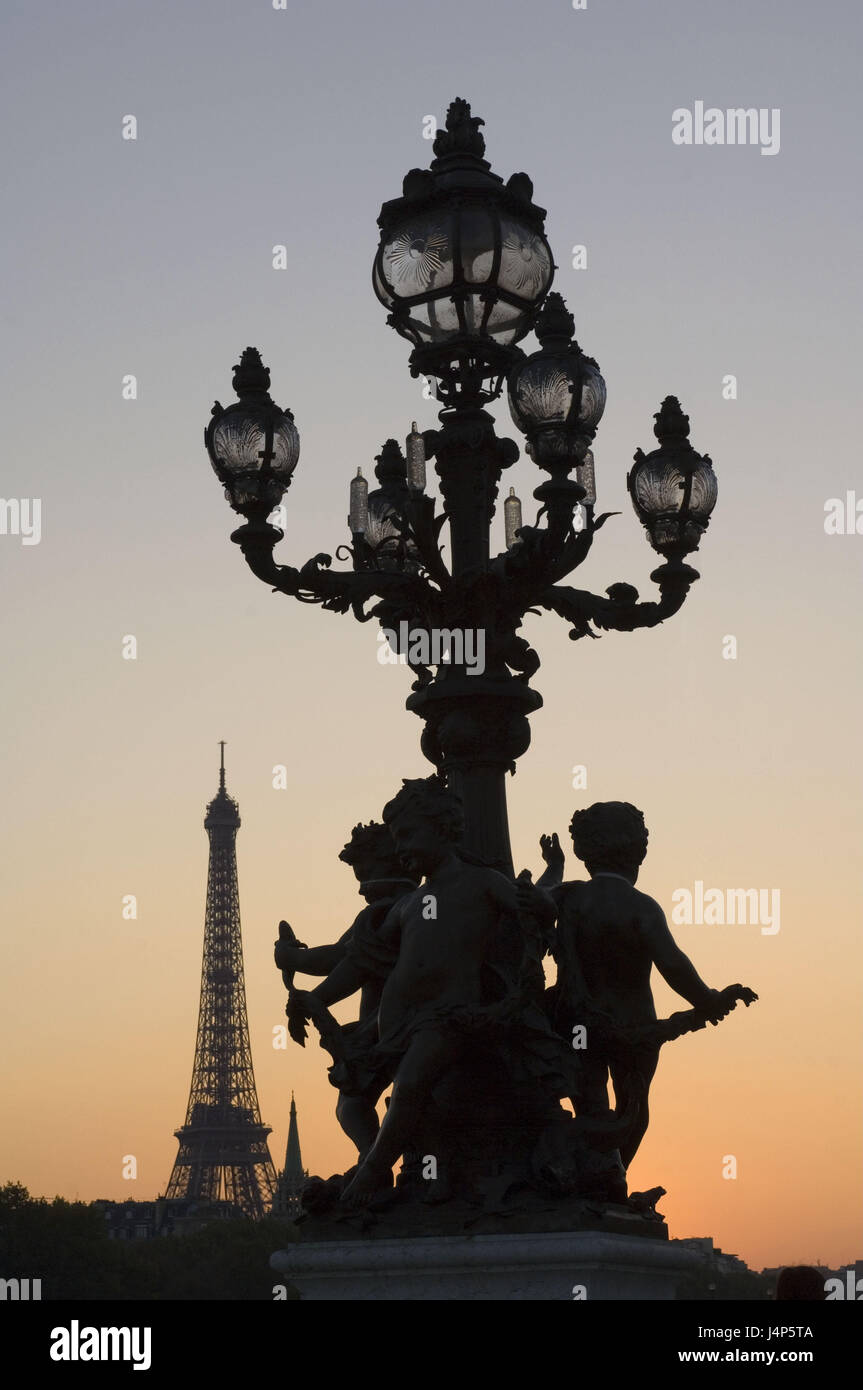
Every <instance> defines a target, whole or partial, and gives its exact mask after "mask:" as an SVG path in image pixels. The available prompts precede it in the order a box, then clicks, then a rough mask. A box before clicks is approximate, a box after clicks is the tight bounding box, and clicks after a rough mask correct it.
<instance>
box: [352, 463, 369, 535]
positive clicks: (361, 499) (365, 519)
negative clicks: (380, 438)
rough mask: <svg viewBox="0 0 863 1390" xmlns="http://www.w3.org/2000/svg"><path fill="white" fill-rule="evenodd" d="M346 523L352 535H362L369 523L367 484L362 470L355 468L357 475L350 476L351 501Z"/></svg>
mask: <svg viewBox="0 0 863 1390" xmlns="http://www.w3.org/2000/svg"><path fill="white" fill-rule="evenodd" d="M348 525H349V526H350V528H351V535H352V536H364V535H365V533H366V531H367V530H368V525H369V485H368V483H367V482H366V480H365V478H364V477H363V470H362V469H361V468H358V469H357V476H356V477H355V478H351V502H350V514H349V516H348Z"/></svg>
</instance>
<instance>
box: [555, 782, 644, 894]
mask: <svg viewBox="0 0 863 1390" xmlns="http://www.w3.org/2000/svg"><path fill="white" fill-rule="evenodd" d="M569 833H570V835H571V836H572V847H573V849H574V850H575V853H576V855H577V856H578V858H579V859H580V860H582V862H583V863H584V865H585V867H586V869H587V871H588V873H591V874H596V873H607V874H622V875H623V877H624V878H631V879H632V882H633V883H634V882H635V880H636V878H637V877H638V870H639V867H640V865H641V863H642V861H643V860H644V856H645V855H646V854H647V826H646V825H645V824H644V816H643V814H642V812H641V811H639V809H638V807H637V806H632V805H630V803H629V802H628V801H595V802H594V804H593V805H592V806H588V808H587V810H586V811H576V813H575V815H574V816H573V818H572V820H571V821H570V825H569Z"/></svg>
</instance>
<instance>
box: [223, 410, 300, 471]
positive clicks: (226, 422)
mask: <svg viewBox="0 0 863 1390" xmlns="http://www.w3.org/2000/svg"><path fill="white" fill-rule="evenodd" d="M268 420H273V422H274V423H273V438H272V444H271V451H272V458H271V459H270V460H269V471H270V472H271V473H274V474H276V475H277V476H278V477H281V478H284V479H287V478H289V477H290V476H291V474H292V473H293V471H294V468H295V467H296V463H297V458H298V456H299V451H300V441H299V436H298V434H297V430H296V427H295V425H294V423H293V421H292V420H291V419H290V418H289V416H287V415H282V416H281V417H279V416H277V415H275V413H274V412H273V411H272V410H271V409H268V408H266V407H262V408H260V409H257V408H255V407H254V406H250V407H248V408H246V409H244V410H237V411H227V412H226V413H225V414H224V415H223V416H222V418H221V419H220V420H218V421H217V422H216V426H215V428H214V430H213V453H214V454H215V456H216V458H217V459H219V460H221V462H222V463H223V465H224V467H225V468H226V469H227V470H228V471H229V472H231V473H248V472H249V471H258V472H260V470H261V468H262V467H263V459H262V457H261V455H262V454H263V453H264V450H265V449H266V444H267V423H268Z"/></svg>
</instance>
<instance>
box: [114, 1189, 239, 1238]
mask: <svg viewBox="0 0 863 1390" xmlns="http://www.w3.org/2000/svg"><path fill="white" fill-rule="evenodd" d="M92 1205H93V1206H94V1207H97V1208H98V1210H99V1211H101V1212H102V1214H103V1216H104V1218H105V1231H106V1234H107V1236H108V1238H109V1240H155V1239H156V1237H157V1236H182V1235H189V1234H190V1233H191V1232H192V1231H197V1230H200V1228H201V1227H202V1226H207V1225H209V1224H210V1222H212V1221H226V1220H230V1219H231V1218H232V1217H241V1216H242V1215H243V1212H241V1211H240V1208H239V1207H237V1206H234V1205H232V1204H231V1203H230V1202H197V1201H192V1200H186V1199H183V1198H177V1199H176V1200H172V1201H168V1200H167V1198H165V1197H157V1198H156V1200H155V1201H154V1202H114V1201H109V1200H108V1199H106V1198H104V1197H100V1198H99V1199H98V1200H97V1201H95V1202H93V1204H92Z"/></svg>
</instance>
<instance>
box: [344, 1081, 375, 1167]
mask: <svg viewBox="0 0 863 1390" xmlns="http://www.w3.org/2000/svg"><path fill="white" fill-rule="evenodd" d="M336 1118H337V1120H338V1122H339V1124H340V1125H341V1127H342V1129H343V1130H344V1132H345V1134H346V1135H347V1136H348V1138H349V1139H350V1140H351V1142H352V1143H353V1144H356V1146H357V1152H358V1153H359V1156H360V1158H363V1156H364V1155H365V1154H367V1153H368V1151H369V1149H370V1148H371V1147H372V1144H373V1143H374V1142H375V1140H376V1139H377V1137H378V1130H379V1129H380V1123H379V1121H378V1112H377V1110H376V1109H375V1102H374V1101H373V1100H372V1099H371V1097H369V1096H343V1095H340V1096H339V1099H338V1104H337V1105H336Z"/></svg>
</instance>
